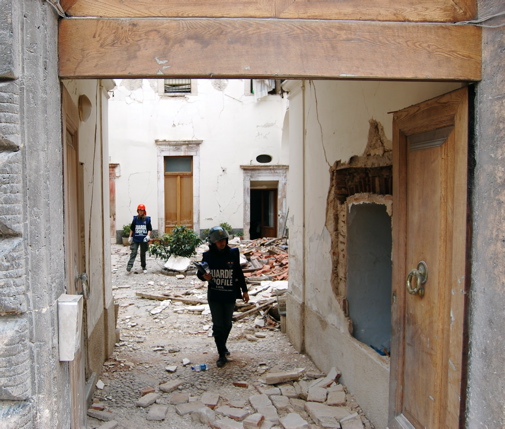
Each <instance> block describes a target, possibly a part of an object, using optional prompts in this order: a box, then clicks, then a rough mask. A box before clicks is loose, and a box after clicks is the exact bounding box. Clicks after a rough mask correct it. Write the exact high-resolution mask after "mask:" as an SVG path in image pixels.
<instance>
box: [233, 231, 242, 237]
mask: <svg viewBox="0 0 505 429" xmlns="http://www.w3.org/2000/svg"><path fill="white" fill-rule="evenodd" d="M235 236H236V237H243V236H244V233H243V232H242V231H239V232H237V233H236V234H235Z"/></svg>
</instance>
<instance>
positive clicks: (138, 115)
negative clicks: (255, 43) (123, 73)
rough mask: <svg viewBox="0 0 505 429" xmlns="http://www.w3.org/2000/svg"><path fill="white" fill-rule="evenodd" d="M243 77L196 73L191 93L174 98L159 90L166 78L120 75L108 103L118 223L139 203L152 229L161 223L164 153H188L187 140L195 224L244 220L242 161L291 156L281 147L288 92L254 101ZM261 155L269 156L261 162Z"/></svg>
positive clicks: (159, 227) (203, 225) (201, 226)
mask: <svg viewBox="0 0 505 429" xmlns="http://www.w3.org/2000/svg"><path fill="white" fill-rule="evenodd" d="M246 81H248V80H247V79H229V80H228V79H208V80H205V79H204V80H193V81H192V84H193V89H192V94H191V95H190V94H188V95H185V96H177V97H174V96H167V95H162V94H160V90H159V88H160V82H163V81H162V80H144V81H136V82H134V83H132V82H129V80H117V87H116V88H115V89H114V91H113V97H112V98H111V100H110V109H109V113H110V162H111V163H116V164H120V172H121V173H120V177H117V178H116V180H115V188H116V218H117V223H116V230H118V229H120V228H121V227H122V225H124V224H126V223H130V222H131V219H132V216H133V215H134V214H135V210H136V207H137V204H139V203H143V204H145V205H146V207H147V211H148V213H149V215H150V216H152V218H153V220H154V222H155V224H153V228H154V229H156V230H161V231H162V230H163V229H164V216H165V213H164V204H165V201H164V167H163V159H162V158H163V157H164V156H178V155H180V154H183V152H184V149H183V148H184V147H185V146H187V147H188V150H187V151H188V153H189V156H192V157H193V180H194V182H193V186H194V187H193V210H194V218H193V223H194V228H195V229H196V230H197V231H198V230H199V229H202V230H204V229H207V228H210V227H212V226H215V225H218V224H220V223H222V222H227V223H229V224H230V225H231V226H232V228H235V229H239V230H241V229H242V228H244V227H246V226H245V225H244V212H245V210H246V208H245V204H244V201H245V200H246V199H247V196H246V195H244V192H245V184H244V171H243V170H242V169H241V166H253V167H256V166H261V165H265V166H267V167H268V168H270V167H272V168H274V167H275V166H279V165H282V164H285V163H286V162H287V160H286V159H285V158H286V154H285V153H283V152H282V151H281V144H282V129H283V125H284V116H285V111H286V107H287V101H286V99H285V98H282V97H280V96H279V95H269V96H267V97H265V98H263V99H261V100H256V99H255V97H254V96H253V95H247V94H246V91H245V86H246ZM177 147H178V149H177ZM260 154H269V155H271V156H272V161H271V162H270V163H268V164H260V163H259V162H258V161H257V160H256V157H257V156H258V155H260ZM197 176H198V178H196V177H197ZM195 180H198V183H196V182H195Z"/></svg>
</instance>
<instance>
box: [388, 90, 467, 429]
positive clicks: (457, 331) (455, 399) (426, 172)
mask: <svg viewBox="0 0 505 429" xmlns="http://www.w3.org/2000/svg"><path fill="white" fill-rule="evenodd" d="M467 98H468V95H467V89H466V88H465V89H461V90H458V91H455V92H452V93H449V94H445V95H443V96H441V97H438V98H436V99H433V100H429V101H427V102H424V103H421V104H419V105H416V106H411V107H409V108H407V109H404V110H402V111H400V112H396V113H395V115H394V119H393V132H394V136H393V141H394V142H393V151H394V153H393V155H394V156H393V171H394V190H393V197H394V214H393V231H394V237H395V240H394V242H395V245H394V247H393V307H392V308H393V318H392V320H393V324H392V357H391V391H390V419H389V420H390V427H391V428H400V427H414V428H424V427H426V428H457V427H459V419H460V415H461V407H462V404H463V401H462V400H461V395H462V389H461V379H462V355H463V340H462V338H463V326H464V323H463V315H464V304H465V292H466V287H465V285H466V279H465V252H466V213H467V207H466V192H467V186H466V182H467V179H466V178H467V144H468V142H467V134H468V101H467ZM420 261H424V262H425V263H426V266H427V271H428V277H427V281H426V283H425V284H424V285H422V286H423V287H424V295H420V294H412V293H409V291H408V290H407V286H408V285H407V283H408V282H407V280H409V279H410V283H409V285H410V287H411V292H415V289H416V288H417V287H418V286H421V284H420V280H421V276H420V275H419V270H420V267H418V265H419V262H420Z"/></svg>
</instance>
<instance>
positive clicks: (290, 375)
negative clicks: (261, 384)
mask: <svg viewBox="0 0 505 429" xmlns="http://www.w3.org/2000/svg"><path fill="white" fill-rule="evenodd" d="M304 371H305V368H298V369H295V370H293V371H286V372H276V373H272V374H267V376H266V378H265V383H266V384H279V383H285V382H286V381H294V380H298V379H299V378H300V377H301V376H302V375H303V373H304Z"/></svg>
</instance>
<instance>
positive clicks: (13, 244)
mask: <svg viewBox="0 0 505 429" xmlns="http://www.w3.org/2000/svg"><path fill="white" fill-rule="evenodd" d="M24 257H25V254H24V248H23V240H22V239H21V238H10V239H4V240H0V314H1V315H5V314H21V313H25V312H26V311H27V307H28V303H27V297H26V282H25V277H24V271H25V270H24V261H25V259H24Z"/></svg>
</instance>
